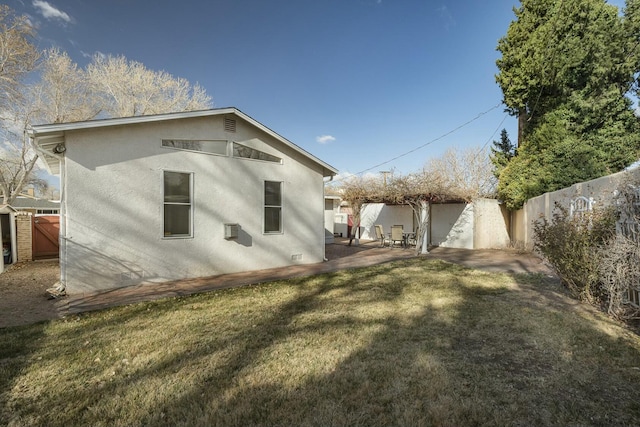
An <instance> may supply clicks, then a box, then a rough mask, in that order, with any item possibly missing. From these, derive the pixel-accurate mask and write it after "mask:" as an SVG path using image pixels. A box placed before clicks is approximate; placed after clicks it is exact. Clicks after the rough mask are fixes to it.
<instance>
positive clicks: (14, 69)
mask: <svg viewBox="0 0 640 427" xmlns="http://www.w3.org/2000/svg"><path fill="white" fill-rule="evenodd" d="M33 36H34V30H33V27H32V26H31V25H30V23H29V19H28V18H27V17H26V16H16V15H15V14H14V13H13V11H12V10H11V9H10V8H9V6H7V5H0V107H1V108H2V110H4V109H6V107H7V106H8V105H11V104H13V103H15V102H18V101H19V100H20V98H21V95H22V90H21V88H22V84H21V82H22V79H23V78H24V76H25V75H26V74H27V73H29V72H30V71H31V70H33V68H34V67H35V66H36V62H37V61H38V57H39V52H38V50H37V49H36V47H35V46H34V44H33V41H32V38H33Z"/></svg>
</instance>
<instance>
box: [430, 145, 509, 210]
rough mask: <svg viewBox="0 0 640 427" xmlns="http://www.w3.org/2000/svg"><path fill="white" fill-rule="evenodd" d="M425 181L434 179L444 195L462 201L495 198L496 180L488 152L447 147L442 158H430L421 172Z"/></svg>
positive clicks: (474, 148)
mask: <svg viewBox="0 0 640 427" xmlns="http://www.w3.org/2000/svg"><path fill="white" fill-rule="evenodd" d="M423 174H424V175H425V178H430V179H434V180H437V181H439V182H440V183H441V185H442V188H443V189H446V191H447V194H449V195H451V196H455V197H458V198H460V199H464V200H469V201H470V200H473V199H475V198H478V197H494V196H495V193H496V186H497V179H496V177H495V176H494V174H493V164H492V163H491V159H490V157H489V152H488V151H487V150H484V149H478V148H477V147H469V148H466V149H462V150H461V149H457V148H449V149H448V150H447V151H445V153H444V154H443V155H442V157H439V158H435V159H431V160H429V161H428V162H427V164H426V165H425V167H424V169H423Z"/></svg>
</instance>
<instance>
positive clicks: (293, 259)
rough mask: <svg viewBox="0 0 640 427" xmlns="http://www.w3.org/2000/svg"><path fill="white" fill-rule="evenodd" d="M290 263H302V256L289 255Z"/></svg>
mask: <svg viewBox="0 0 640 427" xmlns="http://www.w3.org/2000/svg"><path fill="white" fill-rule="evenodd" d="M291 261H302V254H293V255H291Z"/></svg>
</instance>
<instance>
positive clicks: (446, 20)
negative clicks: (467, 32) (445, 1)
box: [436, 6, 456, 30]
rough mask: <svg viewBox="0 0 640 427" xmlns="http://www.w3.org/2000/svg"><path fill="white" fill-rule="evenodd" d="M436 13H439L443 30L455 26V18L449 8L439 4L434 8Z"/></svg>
mask: <svg viewBox="0 0 640 427" xmlns="http://www.w3.org/2000/svg"><path fill="white" fill-rule="evenodd" d="M436 11H437V12H438V15H440V20H441V21H442V26H444V29H445V30H449V29H450V28H451V27H455V26H456V20H455V19H454V18H453V15H452V14H451V12H449V8H447V6H440V7H439V8H437V9H436Z"/></svg>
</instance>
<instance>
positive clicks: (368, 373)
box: [0, 258, 640, 426]
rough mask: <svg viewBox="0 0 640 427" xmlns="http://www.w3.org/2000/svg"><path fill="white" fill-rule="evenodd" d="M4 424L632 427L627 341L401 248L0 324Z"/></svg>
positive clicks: (520, 283)
mask: <svg viewBox="0 0 640 427" xmlns="http://www.w3.org/2000/svg"><path fill="white" fill-rule="evenodd" d="M0 343H1V346H0V392H1V394H0V425H7V424H8V425H10V426H22V425H42V426H72V425H73V426H75V425H86V426H136V425H167V426H179V425H185V426H198V425H200V426H209V425H220V426H230V425H236V426H250V425H285V426H289V425H295V426H304V425H317V426H329V425H349V426H376V425H384V426H387V425H412V426H414V425H415V426H420V425H438V426H462V425H478V426H481V425H487V426H494V425H517V426H529V425H545V426H547V425H562V426H566V425H576V426H577V425H637V424H638V423H639V422H640V338H639V337H638V336H637V335H635V334H633V333H632V332H630V331H628V330H625V329H624V328H622V327H621V326H619V325H618V324H616V323H614V322H613V321H611V320H609V319H607V318H606V317H604V316H603V315H601V314H599V313H595V312H594V311H593V310H591V309H590V308H588V307H587V306H584V305H580V304H578V303H577V302H575V301H573V300H571V299H569V298H567V297H566V296H565V294H564V293H563V291H562V290H561V289H560V288H559V287H558V285H556V284H554V283H551V282H547V281H545V280H544V279H543V278H541V277H536V276H510V275H501V274H490V273H484V272H480V271H476V270H468V269H464V268H462V267H459V266H455V265H451V264H447V263H444V262H441V261H436V260H425V259H420V258H416V259H411V260H407V261H400V262H395V263H390V264H383V265H380V266H376V267H371V268H365V269H358V270H350V271H343V272H339V273H334V274H325V275H321V276H315V277H312V278H303V279H293V280H287V281H280V282H274V283H270V284H263V285H257V286H249V287H244V288H238V289H229V290H222V291H217V292H212V293H209V294H205V295H198V296H193V297H185V298H174V299H168V300H163V301H157V302H151V303H143V304H137V305H132V306H128V307H119V308H114V309H110V310H105V311H102V312H96V313H90V314H86V315H83V316H74V317H71V318H67V319H65V320H59V321H53V322H48V323H41V324H37V325H33V326H28V327H16V328H6V329H0Z"/></svg>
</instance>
